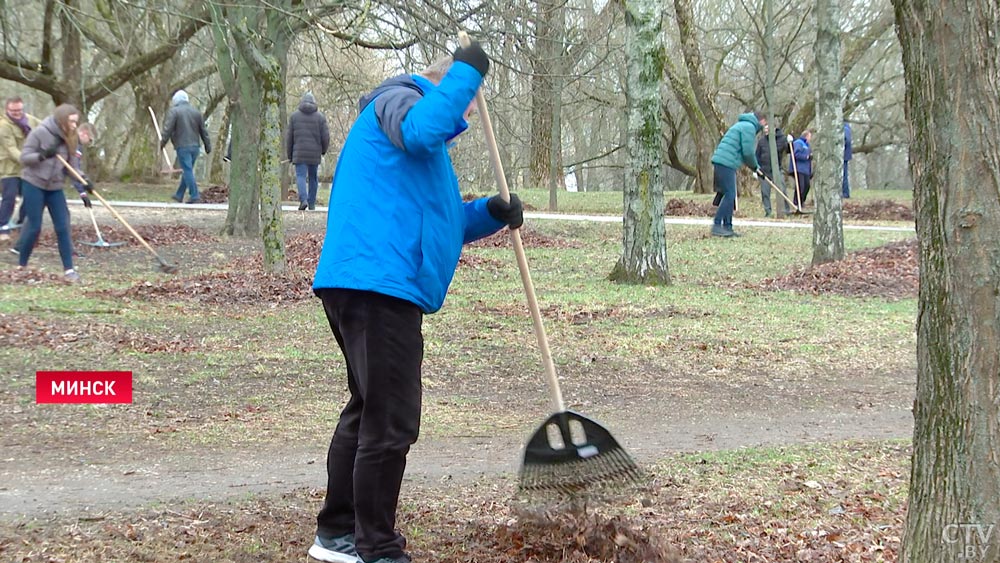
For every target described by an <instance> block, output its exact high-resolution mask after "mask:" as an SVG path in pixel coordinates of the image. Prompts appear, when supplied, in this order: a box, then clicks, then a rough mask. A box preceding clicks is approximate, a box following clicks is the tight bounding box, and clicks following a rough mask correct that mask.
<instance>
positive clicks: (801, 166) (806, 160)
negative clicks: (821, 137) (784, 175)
mask: <svg viewBox="0 0 1000 563" xmlns="http://www.w3.org/2000/svg"><path fill="white" fill-rule="evenodd" d="M811 156H812V147H810V146H809V141H807V140H805V138H803V137H799V138H798V139H795V142H793V143H792V158H794V159H795V168H792V167H791V163H789V167H788V169H789V170H793V171H794V172H797V173H798V174H803V175H805V176H812V174H813V167H812V159H811V158H810V157H811Z"/></svg>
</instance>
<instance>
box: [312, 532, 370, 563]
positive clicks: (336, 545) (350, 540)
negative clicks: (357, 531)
mask: <svg viewBox="0 0 1000 563" xmlns="http://www.w3.org/2000/svg"><path fill="white" fill-rule="evenodd" d="M309 557H312V558H313V559H316V560H318V561H326V562H327V563H364V562H363V561H362V560H361V558H360V557H358V549H357V547H356V546H355V545H354V534H347V535H344V536H340V537H337V538H321V537H319V536H316V539H315V540H314V541H313V544H312V545H311V546H309Z"/></svg>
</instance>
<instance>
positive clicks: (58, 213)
mask: <svg viewBox="0 0 1000 563" xmlns="http://www.w3.org/2000/svg"><path fill="white" fill-rule="evenodd" d="M79 122H80V112H79V111H78V110H77V109H76V108H75V107H73V106H71V105H69V104H62V105H60V106H59V107H57V108H56V109H55V111H54V112H53V113H52V115H51V116H49V117H47V118H45V120H43V121H42V124H41V125H39V126H38V127H36V128H34V129H32V130H31V133H29V134H28V138H27V139H25V140H24V148H23V149H22V150H21V165H22V168H21V188H22V190H23V197H24V201H23V202H22V203H21V205H22V206H24V208H25V226H24V230H23V231H22V232H21V238H20V239H18V241H17V245H16V247H15V250H16V251H17V254H18V267H19V268H24V267H25V266H27V265H28V259H29V258H31V253H32V251H33V250H34V248H35V243H36V242H37V241H38V234H39V233H40V232H41V230H42V211H43V210H45V209H46V208H48V210H49V217H50V218H51V219H52V226H53V227H54V228H55V231H56V240H57V241H58V243H59V257H60V258H61V259H62V264H63V268H64V269H65V276H66V281H68V282H71V283H73V282H78V281H80V275H79V274H78V273H77V272H76V270H74V269H73V241H72V239H71V237H70V219H69V207H68V206H67V205H66V195H65V194H64V193H63V185H64V184H65V180H66V169H65V168H64V166H63V164H62V163H61V162H60V161H59V159H58V158H56V156H61V157H62V158H63V159H65V160H66V161H67V162H70V163H72V162H74V161H76V148H77V133H76V128H77V125H78V124H79ZM89 187H90V184H89V183H88V184H86V185H85V190H84V193H83V194H82V195H81V199H83V201H84V205H88V204H89V203H90V199H89V198H88V197H87V188H89Z"/></svg>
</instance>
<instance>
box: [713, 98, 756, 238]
mask: <svg viewBox="0 0 1000 563" xmlns="http://www.w3.org/2000/svg"><path fill="white" fill-rule="evenodd" d="M765 125H767V117H766V116H765V115H764V114H762V113H760V112H750V113H744V114H742V115H740V117H739V118H738V119H737V120H736V123H735V124H733V126H732V127H730V128H729V130H728V131H726V134H725V135H723V136H722V140H721V141H719V146H717V147H716V148H715V152H714V153H713V154H712V166H713V167H714V170H715V174H714V177H713V183H714V185H715V192H716V193H717V194H722V198H721V199H720V200H719V209H718V210H716V212H715V220H714V221H713V222H712V231H711V232H712V236H716V237H738V236H740V235H739V234H738V233H736V232H735V231H733V211H734V209H735V207H736V171H737V170H739V168H740V166H741V165H743V164H745V165H747V166H749V167H750V169H751V170H753V171H754V175H755V176H757V178H763V177H764V173H763V172H762V171H761V169H760V164H759V163H758V162H757V156H756V154H755V148H756V147H757V133H760V131H761V130H762V129H764V126H765ZM716 197H717V198H718V196H716Z"/></svg>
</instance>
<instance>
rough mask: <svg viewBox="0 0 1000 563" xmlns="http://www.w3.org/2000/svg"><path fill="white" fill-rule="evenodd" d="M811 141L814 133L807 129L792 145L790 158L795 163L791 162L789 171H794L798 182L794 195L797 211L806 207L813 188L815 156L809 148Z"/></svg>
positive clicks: (793, 200) (793, 199)
mask: <svg viewBox="0 0 1000 563" xmlns="http://www.w3.org/2000/svg"><path fill="white" fill-rule="evenodd" d="M810 141H812V131H809V130H808V129H806V130H805V131H803V132H802V135H801V136H800V137H799V138H798V139H795V141H794V142H793V143H792V156H791V157H790V158H791V159H792V160H794V161H795V162H790V163H789V166H788V169H789V170H790V171H792V173H793V174H794V175H795V178H796V180H797V181H798V185H797V186H796V187H797V189H796V190H795V194H793V195H792V202H793V203H794V204H795V208H796V209H802V206H803V205H805V202H806V196H808V195H809V188H810V187H811V186H812V175H813V170H812V161H813V155H812V147H811V146H809V142H810Z"/></svg>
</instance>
